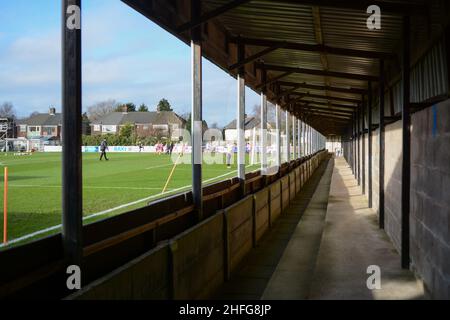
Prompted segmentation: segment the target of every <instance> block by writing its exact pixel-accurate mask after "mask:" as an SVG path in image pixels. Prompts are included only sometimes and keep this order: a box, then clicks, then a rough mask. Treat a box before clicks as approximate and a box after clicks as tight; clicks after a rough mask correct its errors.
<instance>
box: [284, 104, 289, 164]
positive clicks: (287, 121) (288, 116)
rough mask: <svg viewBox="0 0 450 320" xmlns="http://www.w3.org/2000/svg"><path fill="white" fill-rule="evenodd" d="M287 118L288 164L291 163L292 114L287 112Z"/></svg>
mask: <svg viewBox="0 0 450 320" xmlns="http://www.w3.org/2000/svg"><path fill="white" fill-rule="evenodd" d="M284 114H285V117H286V150H285V151H286V162H287V163H290V162H291V128H290V121H289V119H290V114H289V111H287V110H286V111H285V113H284Z"/></svg>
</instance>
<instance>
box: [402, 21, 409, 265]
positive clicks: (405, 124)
mask: <svg viewBox="0 0 450 320" xmlns="http://www.w3.org/2000/svg"><path fill="white" fill-rule="evenodd" d="M403 41H404V42H403V67H402V69H403V70H402V78H403V108H402V136H403V148H402V237H401V239H402V245H401V256H402V257H401V260H402V268H404V269H409V264H410V256H409V206H410V204H409V200H410V194H409V193H410V184H411V181H410V179H411V178H410V174H411V154H410V148H411V133H410V125H411V115H410V110H409V103H410V90H411V88H410V65H411V57H410V17H409V16H404V17H403Z"/></svg>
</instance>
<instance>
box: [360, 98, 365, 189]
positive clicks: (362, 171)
mask: <svg viewBox="0 0 450 320" xmlns="http://www.w3.org/2000/svg"><path fill="white" fill-rule="evenodd" d="M365 104H366V101H365V100H363V104H362V106H361V127H362V128H361V135H362V137H361V140H362V147H361V149H362V150H361V161H362V166H361V187H362V193H363V194H366V140H365V133H366V117H365V114H364V113H365V112H364V111H365Z"/></svg>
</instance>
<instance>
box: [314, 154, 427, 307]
mask: <svg viewBox="0 0 450 320" xmlns="http://www.w3.org/2000/svg"><path fill="white" fill-rule="evenodd" d="M370 265H376V266H379V267H380V270H381V289H380V290H369V289H368V288H367V284H366V282H367V279H368V277H369V276H370V274H368V273H367V268H368V267H369V266H370ZM308 298H310V299H358V300H363V299H367V300H373V299H422V298H424V287H423V284H422V282H421V281H419V280H417V279H416V278H415V277H414V275H413V274H412V272H410V271H408V270H403V269H402V268H401V266H400V256H399V255H398V253H397V252H396V250H395V249H394V246H393V245H392V243H391V242H390V240H389V238H388V237H387V235H386V234H385V233H384V231H382V230H380V229H379V228H378V223H377V216H376V213H375V212H374V211H373V210H372V209H369V208H368V201H367V198H366V197H365V196H364V195H362V194H361V189H360V188H359V187H358V186H357V183H356V181H355V179H354V178H353V176H352V175H351V169H350V168H349V166H348V164H347V163H346V161H345V160H344V159H343V158H337V159H335V168H334V170H333V178H332V181H331V188H330V197H329V204H328V209H327V216H326V225H325V230H324V232H323V237H322V242H321V245H320V250H319V255H318V258H317V264H316V268H315V272H314V277H313V280H312V285H311V291H310V294H309V297H308Z"/></svg>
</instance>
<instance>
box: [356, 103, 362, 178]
mask: <svg viewBox="0 0 450 320" xmlns="http://www.w3.org/2000/svg"><path fill="white" fill-rule="evenodd" d="M360 119H361V108H360V107H358V109H356V160H357V162H358V165H357V167H358V168H357V180H358V186H360V185H361V120H360Z"/></svg>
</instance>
